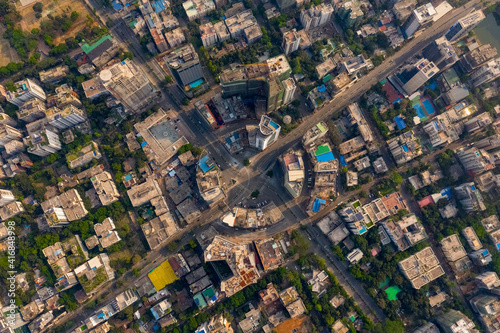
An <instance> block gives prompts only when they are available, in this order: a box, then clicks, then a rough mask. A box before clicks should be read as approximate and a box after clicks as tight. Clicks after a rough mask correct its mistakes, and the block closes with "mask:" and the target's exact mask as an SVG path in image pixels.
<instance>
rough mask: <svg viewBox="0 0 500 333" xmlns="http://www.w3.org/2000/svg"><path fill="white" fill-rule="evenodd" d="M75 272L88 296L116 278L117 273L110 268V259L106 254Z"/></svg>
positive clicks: (93, 259)
mask: <svg viewBox="0 0 500 333" xmlns="http://www.w3.org/2000/svg"><path fill="white" fill-rule="evenodd" d="M74 272H75V274H76V276H77V277H78V281H80V284H81V286H82V288H83V290H84V291H85V292H86V293H87V295H92V294H93V293H95V292H96V291H97V290H98V289H99V288H101V287H102V286H103V285H104V284H105V283H106V282H107V281H109V280H113V279H114V278H115V273H114V271H113V269H112V268H111V267H110V266H109V257H108V255H107V254H105V253H101V254H99V255H98V256H96V257H94V258H92V259H90V260H89V261H87V262H85V263H84V264H83V265H80V266H78V267H77V268H75V270H74Z"/></svg>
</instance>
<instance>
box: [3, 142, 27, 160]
mask: <svg viewBox="0 0 500 333" xmlns="http://www.w3.org/2000/svg"><path fill="white" fill-rule="evenodd" d="M3 149H4V150H5V154H6V155H7V156H12V155H15V154H17V153H20V152H22V151H24V144H23V142H22V141H18V140H11V141H9V142H7V143H6V144H5V145H4V146H3Z"/></svg>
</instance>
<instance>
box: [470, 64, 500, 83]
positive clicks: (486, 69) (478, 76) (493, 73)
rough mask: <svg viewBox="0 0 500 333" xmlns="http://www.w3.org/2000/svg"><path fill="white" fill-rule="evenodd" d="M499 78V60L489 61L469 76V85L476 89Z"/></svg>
mask: <svg viewBox="0 0 500 333" xmlns="http://www.w3.org/2000/svg"><path fill="white" fill-rule="evenodd" d="M499 76H500V59H494V60H490V61H488V62H487V63H486V64H484V65H482V66H481V67H479V68H478V69H476V70H475V71H474V72H472V74H470V84H471V86H473V87H478V86H480V85H482V84H484V83H488V82H491V81H493V80H495V79H496V78H498V77H499Z"/></svg>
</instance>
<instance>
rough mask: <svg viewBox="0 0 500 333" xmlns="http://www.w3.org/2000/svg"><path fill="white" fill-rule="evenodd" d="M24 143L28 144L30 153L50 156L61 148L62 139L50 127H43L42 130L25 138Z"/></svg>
mask: <svg viewBox="0 0 500 333" xmlns="http://www.w3.org/2000/svg"><path fill="white" fill-rule="evenodd" d="M23 140H24V144H25V145H26V146H28V149H27V151H28V153H30V154H33V155H37V156H42V157H43V156H48V155H50V154H53V153H55V152H57V151H58V150H61V141H59V135H58V134H57V133H56V132H54V131H51V130H49V129H46V128H45V129H43V130H42V131H40V132H37V133H33V134H31V135H29V136H27V137H25V138H24V139H23Z"/></svg>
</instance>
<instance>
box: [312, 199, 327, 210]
mask: <svg viewBox="0 0 500 333" xmlns="http://www.w3.org/2000/svg"><path fill="white" fill-rule="evenodd" d="M325 203H326V201H325V200H323V199H319V198H316V200H314V203H313V206H312V211H313V212H315V213H316V212H319V209H320V208H321V205H322V204H323V205H324V204H325Z"/></svg>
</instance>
